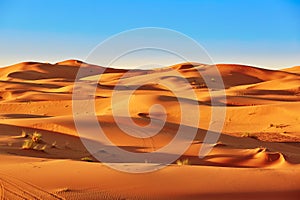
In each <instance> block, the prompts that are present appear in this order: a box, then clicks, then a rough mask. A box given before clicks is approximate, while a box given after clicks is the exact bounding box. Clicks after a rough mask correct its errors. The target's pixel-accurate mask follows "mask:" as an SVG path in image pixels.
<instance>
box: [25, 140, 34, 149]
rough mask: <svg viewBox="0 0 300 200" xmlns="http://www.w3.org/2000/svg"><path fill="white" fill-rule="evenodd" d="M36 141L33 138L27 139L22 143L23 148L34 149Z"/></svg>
mask: <svg viewBox="0 0 300 200" xmlns="http://www.w3.org/2000/svg"><path fill="white" fill-rule="evenodd" d="M35 145H36V144H35V142H34V141H32V140H25V141H24V143H23V145H22V149H33V148H34V146H35Z"/></svg>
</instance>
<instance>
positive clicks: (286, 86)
mask: <svg viewBox="0 0 300 200" xmlns="http://www.w3.org/2000/svg"><path fill="white" fill-rule="evenodd" d="M80 67H82V68H83V69H84V70H83V72H84V73H83V75H82V76H81V77H79V78H80V81H82V82H86V83H87V84H88V83H90V82H92V81H93V80H94V79H95V77H97V74H99V72H101V70H103V68H101V67H99V66H95V65H89V64H86V63H82V62H80V61H76V60H67V61H63V62H60V63H56V64H48V63H35V62H24V63H20V64H17V65H13V66H9V67H4V68H0V164H1V167H0V199H299V197H300V115H299V109H300V67H293V68H289V69H284V70H277V71H273V70H266V69H260V68H255V67H250V66H241V65H228V64H220V65H217V67H218V69H219V72H220V74H221V76H222V79H223V81H224V87H225V92H226V100H225V101H224V99H222V98H220V99H219V102H217V103H218V105H217V106H218V107H222V108H225V110H226V116H225V120H224V126H223V128H222V134H221V136H220V138H219V139H218V141H217V142H216V143H214V144H212V145H213V146H214V147H213V149H212V151H210V152H209V154H208V155H206V156H205V157H204V158H199V156H198V154H199V150H200V149H201V147H202V145H203V140H204V138H205V135H206V132H207V129H208V127H209V125H210V123H211V117H212V106H211V97H210V94H212V95H216V96H218V94H219V93H218V92H219V90H220V88H218V85H217V84H215V82H216V78H215V77H216V74H214V71H213V70H211V69H212V66H209V65H202V64H197V63H193V64H178V65H174V66H170V67H166V68H162V69H155V70H144V71H143V70H134V71H131V73H129V75H126V76H125V77H124V74H128V73H127V70H120V69H107V70H106V71H105V73H104V74H103V75H102V76H101V78H100V81H99V83H98V85H96V87H95V94H94V95H95V102H94V104H95V113H94V115H95V117H96V118H97V120H98V122H99V124H100V125H101V127H102V129H103V131H104V132H105V134H106V136H107V137H108V138H109V140H110V141H112V142H113V144H114V145H116V146H119V147H120V148H122V149H124V150H126V151H129V152H135V153H140V154H142V153H145V152H154V151H157V150H159V149H160V148H162V147H163V146H165V145H167V144H168V143H169V142H170V141H172V139H173V138H174V136H175V135H176V133H177V131H178V127H179V125H180V124H183V125H185V126H188V121H187V122H186V123H187V124H184V123H185V122H182V120H181V116H182V115H181V114H180V106H181V105H180V104H179V102H178V98H177V96H176V94H175V93H174V92H173V91H170V89H169V88H168V87H165V86H162V85H160V84H158V83H157V82H153V81H151V80H153V79H152V78H153V77H157V76H161V77H160V79H163V80H167V82H168V83H169V84H171V86H174V87H176V88H177V89H178V90H179V91H180V90H185V89H186V88H185V81H188V83H189V86H190V87H191V89H192V90H193V91H194V92H195V94H196V96H195V97H194V98H190V97H189V96H186V97H184V98H181V101H180V102H181V103H183V104H184V105H185V106H187V107H188V106H192V107H193V108H195V105H196V109H198V110H199V112H200V121H199V123H198V124H197V125H196V126H195V127H192V128H196V131H197V134H196V137H195V138H194V140H193V143H192V144H191V146H190V147H189V148H188V149H187V150H186V151H185V153H184V154H183V155H182V156H181V157H180V158H178V160H180V161H187V163H185V164H184V165H179V164H178V163H177V162H176V161H174V162H173V163H171V164H170V165H168V166H167V167H165V168H163V169H160V170H157V171H154V172H150V173H140V174H138V173H137V174H132V173H126V172H120V171H117V170H114V169H111V168H109V167H108V166H106V165H105V164H104V163H101V162H99V161H97V159H96V158H95V155H91V152H89V151H88V150H87V149H86V147H85V146H84V145H83V144H82V141H81V139H80V137H79V134H78V132H77V130H76V127H75V124H74V117H73V113H72V109H73V103H72V93H73V87H74V85H73V82H74V80H75V78H76V74H77V72H78V70H79V68H80ZM174 71H175V72H177V75H174ZM199 71H201V72H203V73H204V74H206V75H207V76H209V77H210V79H209V81H211V82H212V83H210V84H211V85H212V86H213V87H214V88H211V89H208V88H207V84H206V83H205V81H204V79H203V77H201V75H200V74H199ZM123 79H124V80H125V81H124V82H119V81H120V80H123ZM140 80H144V83H143V86H142V87H139V88H138V89H137V90H136V91H135V92H134V94H133V95H132V97H131V98H130V101H129V105H128V107H129V113H130V118H131V119H132V120H133V121H134V122H135V123H136V124H138V125H140V126H146V125H147V124H149V123H150V118H151V117H154V118H157V119H161V115H160V113H159V112H156V113H154V115H153V116H151V114H150V113H149V108H150V107H151V106H152V105H154V104H160V105H162V106H164V108H165V111H166V116H165V117H166V122H165V124H164V125H163V127H162V129H161V130H160V131H159V133H158V134H156V135H154V136H152V137H147V138H135V137H133V136H130V135H128V134H126V133H124V131H123V130H121V128H120V127H119V126H118V125H117V124H116V121H115V119H114V117H116V116H117V117H121V118H122V119H126V116H125V117H124V116H123V115H122V116H118V112H117V113H114V114H113V111H112V95H113V92H114V91H116V90H120V91H127V90H130V89H131V88H133V87H134V86H135V85H137V84H139V82H140ZM214 84H215V85H214ZM116 85H118V88H117V89H116V88H115V86H116ZM84 91H85V90H82V95H79V96H81V97H82V98H78V99H76V102H79V103H80V102H81V101H82V102H84V101H85V95H86V94H84ZM209 93H210V94H209ZM216 99H218V98H216ZM113 106H114V107H115V108H116V110H118V109H122V107H124V105H123V104H121V103H120V104H118V103H116V104H113ZM192 107H191V108H192ZM73 111H74V109H73ZM74 112H76V111H74ZM185 112H187V113H190V112H193V110H192V109H191V110H185ZM87 114H88V113H84V112H82V111H81V112H78V113H76V115H77V116H81V115H82V116H84V115H87ZM191 115H192V113H191ZM125 121H126V120H125ZM125 125H126V124H125ZM127 127H128V129H130V130H132V131H133V132H134V130H135V129H134V128H133V127H131V125H130V124H129V125H127ZM22 131H23V134H22ZM35 131H36V132H38V133H40V134H41V135H42V138H41V140H40V141H39V142H38V144H37V146H36V145H35V147H34V148H31V149H22V146H23V144H24V141H25V140H31V136H32V134H33V133H34V132H35ZM24 133H26V134H24ZM187 134H188V133H187ZM89 139H90V140H93V138H89ZM101 152H102V153H105V154H106V155H107V157H113V156H114V155H113V154H112V152H111V151H109V147H107V148H101ZM86 161H90V162H86ZM149 162H150V163H149ZM115 164H116V165H121V166H122V167H124V168H125V169H126V167H128V166H134V165H138V166H142V167H145V168H146V167H147V166H148V165H149V164H158V163H151V161H148V160H145V161H144V162H140V163H134V162H132V163H130V162H128V163H123V162H116V163H115Z"/></svg>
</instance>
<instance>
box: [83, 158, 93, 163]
mask: <svg viewBox="0 0 300 200" xmlns="http://www.w3.org/2000/svg"><path fill="white" fill-rule="evenodd" d="M80 160H81V161H85V162H94V161H93V159H92V158H90V157H83V158H81V159H80Z"/></svg>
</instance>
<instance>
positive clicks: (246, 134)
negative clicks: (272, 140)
mask: <svg viewBox="0 0 300 200" xmlns="http://www.w3.org/2000/svg"><path fill="white" fill-rule="evenodd" d="M242 137H249V138H253V139H258V137H257V135H255V134H253V133H244V134H242Z"/></svg>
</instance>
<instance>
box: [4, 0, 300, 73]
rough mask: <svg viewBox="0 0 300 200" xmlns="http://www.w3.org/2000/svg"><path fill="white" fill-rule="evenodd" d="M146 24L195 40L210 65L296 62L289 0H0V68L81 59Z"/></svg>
mask: <svg viewBox="0 0 300 200" xmlns="http://www.w3.org/2000/svg"><path fill="white" fill-rule="evenodd" d="M149 26H150V27H163V28H170V29H174V30H176V31H179V32H182V33H184V34H186V35H188V36H190V37H192V38H194V39H195V40H196V41H198V42H199V43H200V44H201V45H202V46H203V47H204V48H205V49H206V50H207V51H208V53H209V54H210V56H211V57H212V58H213V60H214V61H215V62H216V63H243V64H252V65H256V66H262V67H267V68H282V67H289V66H293V65H300V1H296V0H294V1H292V0H282V1H281V0H249V1H247V0H224V1H222V0H207V1H201V0H194V1H193V0H181V1H179V0H173V1H170V0H160V1H159V0H149V1H146V0H145V1H142V0H141V1H125V0H124V1H121V0H119V1H96V0H90V1H88V0H86V1H84V0H82V1H79V0H70V1H68V0H65V1H62V0H44V1H42V0H27V1H22V0H19V1H16V0H7V1H6V0H0V66H4V65H10V64H14V63H17V62H21V61H28V60H35V61H43V62H44V61H49V62H56V61H60V60H65V59H69V58H76V59H85V57H86V56H87V55H88V53H89V52H90V51H91V50H92V49H93V48H94V47H95V46H96V45H97V44H98V43H99V42H101V41H103V40H104V39H106V38H107V37H110V36H111V35H114V34H117V33H119V32H121V31H125V30H128V29H133V28H139V27H149Z"/></svg>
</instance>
